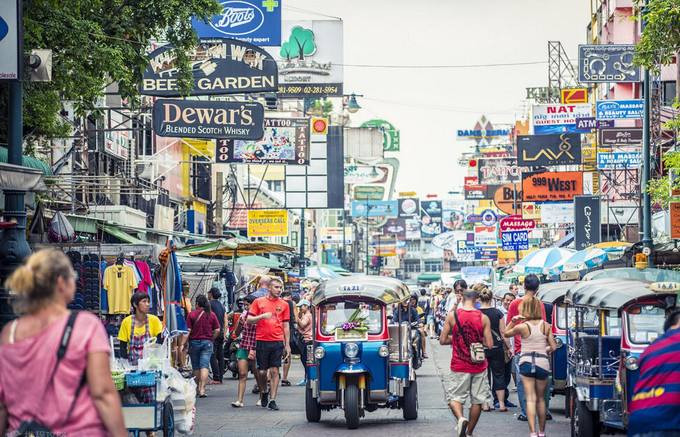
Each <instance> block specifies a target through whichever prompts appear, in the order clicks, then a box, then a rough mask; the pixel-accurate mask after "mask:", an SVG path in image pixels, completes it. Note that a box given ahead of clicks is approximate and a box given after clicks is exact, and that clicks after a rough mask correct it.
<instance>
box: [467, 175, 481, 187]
mask: <svg viewBox="0 0 680 437" xmlns="http://www.w3.org/2000/svg"><path fill="white" fill-rule="evenodd" d="M463 185H465V186H468V185H479V178H478V177H477V176H465V177H463Z"/></svg>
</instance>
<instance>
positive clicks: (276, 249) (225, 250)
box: [177, 238, 295, 257]
mask: <svg viewBox="0 0 680 437" xmlns="http://www.w3.org/2000/svg"><path fill="white" fill-rule="evenodd" d="M293 251H295V249H293V248H292V247H290V246H285V245H283V244H274V243H262V242H252V241H248V240H242V239H240V238H230V239H228V240H218V241H213V242H211V243H205V244H194V245H191V246H185V247H183V248H181V249H178V250H177V252H178V253H183V254H189V255H192V256H207V257H210V256H226V257H233V256H248V255H264V254H267V253H290V252H293Z"/></svg>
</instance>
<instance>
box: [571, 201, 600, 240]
mask: <svg viewBox="0 0 680 437" xmlns="http://www.w3.org/2000/svg"><path fill="white" fill-rule="evenodd" d="M600 228H601V226H600V196H576V197H574V248H575V249H576V250H582V249H585V248H587V247H590V246H592V245H593V244H596V243H599V242H600V241H601V240H600V233H601V232H600Z"/></svg>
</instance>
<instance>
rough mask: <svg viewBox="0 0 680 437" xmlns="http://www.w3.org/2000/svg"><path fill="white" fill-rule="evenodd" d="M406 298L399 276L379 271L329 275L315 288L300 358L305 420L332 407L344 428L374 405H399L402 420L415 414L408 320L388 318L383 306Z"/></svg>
mask: <svg viewBox="0 0 680 437" xmlns="http://www.w3.org/2000/svg"><path fill="white" fill-rule="evenodd" d="M409 298H410V294H409V290H408V288H407V287H406V286H405V285H404V284H403V283H402V282H401V281H399V280H396V279H392V278H385V277H380V276H363V275H361V276H359V275H357V276H351V277H343V278H337V279H331V280H329V281H327V282H325V283H323V284H322V285H321V286H320V287H319V288H318V289H317V290H316V292H315V294H314V297H313V300H312V304H313V306H314V309H313V312H312V314H313V323H314V342H313V344H312V345H310V346H308V349H307V352H308V353H307V363H306V365H307V389H306V396H305V411H306V416H307V420H308V421H309V422H318V421H319V420H320V419H321V411H322V410H331V409H333V408H342V409H343V410H344V412H345V421H346V423H347V427H348V428H349V429H355V428H357V427H358V426H359V418H360V417H363V416H364V413H365V412H366V411H369V412H370V411H375V410H376V409H378V408H401V409H402V411H403V416H404V419H405V420H414V419H416V418H417V417H418V385H417V382H416V375H415V370H414V368H413V366H412V364H411V358H412V356H413V355H412V352H413V350H412V343H411V341H410V339H411V332H410V331H411V325H410V324H409V323H406V322H405V323H401V324H392V323H390V324H388V317H387V315H388V314H387V307H388V306H391V305H396V304H400V303H401V302H404V301H408V300H409Z"/></svg>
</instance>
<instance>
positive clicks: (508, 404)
mask: <svg viewBox="0 0 680 437" xmlns="http://www.w3.org/2000/svg"><path fill="white" fill-rule="evenodd" d="M505 406H506V407H508V408H517V405H515V404H513V403H512V402H510V401H508V400H506V401H505Z"/></svg>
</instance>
